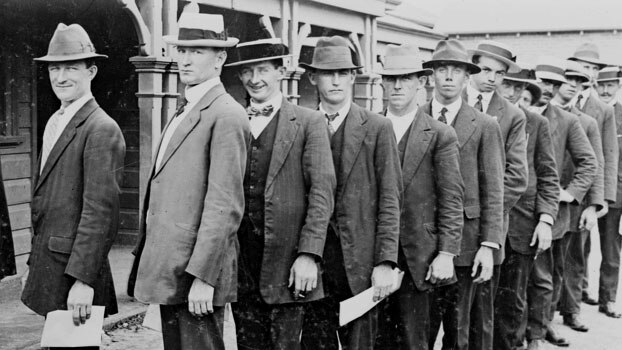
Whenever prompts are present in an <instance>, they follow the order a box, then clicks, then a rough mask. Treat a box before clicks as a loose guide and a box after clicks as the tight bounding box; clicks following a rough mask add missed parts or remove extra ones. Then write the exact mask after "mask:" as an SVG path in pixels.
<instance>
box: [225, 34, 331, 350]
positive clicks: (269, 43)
mask: <svg viewBox="0 0 622 350" xmlns="http://www.w3.org/2000/svg"><path fill="white" fill-rule="evenodd" d="M288 55H289V54H288V49H287V47H286V46H285V45H283V43H282V41H281V39H278V38H272V39H260V40H256V41H251V42H247V43H242V44H239V45H238V46H237V48H236V49H235V51H234V52H233V55H232V56H233V61H232V63H229V64H227V65H226V66H230V67H235V68H236V69H237V70H238V72H237V73H238V77H239V79H240V81H241V82H242V85H243V86H244V88H245V89H246V91H247V92H248V94H249V96H250V106H249V107H248V108H247V112H248V114H249V116H250V126H251V133H252V137H251V143H250V147H249V150H248V159H247V163H246V164H247V165H246V174H245V177H244V198H245V209H244V217H243V219H242V225H241V226H240V228H239V229H238V239H239V241H240V259H239V273H238V281H239V285H238V302H237V303H235V304H233V305H232V306H233V316H234V318H235V325H236V331H237V342H238V347H239V348H241V349H292V350H294V349H299V348H300V333H301V331H302V322H303V304H302V303H299V302H310V301H314V300H318V299H321V298H322V297H323V296H324V295H323V294H324V292H323V288H322V283H321V278H320V272H319V268H318V265H319V262H320V261H321V259H322V254H323V252H324V241H325V239H326V230H327V228H328V222H329V220H330V217H331V215H332V213H333V206H334V195H335V194H334V191H335V186H336V179H335V171H334V168H333V162H332V154H331V150H330V143H329V141H328V133H327V132H326V122H325V119H324V116H323V115H322V114H320V113H319V112H317V111H312V110H310V109H306V108H302V107H298V106H296V105H294V104H292V103H290V102H288V101H287V99H286V98H285V97H283V94H282V93H281V91H280V86H281V80H282V79H283V77H284V73H285V67H284V66H283V59H284V58H285V57H287V56H288Z"/></svg>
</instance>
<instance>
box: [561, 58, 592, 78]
mask: <svg viewBox="0 0 622 350" xmlns="http://www.w3.org/2000/svg"><path fill="white" fill-rule="evenodd" d="M565 75H566V77H578V78H581V79H582V80H583V81H582V83H586V82H588V81H590V74H589V73H588V72H586V71H585V68H583V66H582V65H581V64H580V63H579V62H576V61H572V60H567V61H566V73H565Z"/></svg>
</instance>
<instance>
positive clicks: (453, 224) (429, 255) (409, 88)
mask: <svg viewBox="0 0 622 350" xmlns="http://www.w3.org/2000/svg"><path fill="white" fill-rule="evenodd" d="M418 51H419V49H418V48H417V47H416V46H411V45H409V44H404V45H402V46H395V45H389V46H388V48H387V52H386V54H385V59H384V66H383V70H382V72H381V75H382V84H383V86H384V88H385V89H386V92H387V96H388V108H387V111H386V117H387V118H388V119H389V120H390V121H391V123H392V124H393V131H394V132H395V137H396V139H397V141H398V150H399V155H400V161H401V163H402V179H403V182H404V192H403V193H402V196H403V205H402V216H401V218H400V247H399V253H398V264H399V268H400V269H401V270H403V271H405V272H404V277H403V280H402V285H401V287H400V289H399V291H397V293H396V294H395V295H392V296H390V297H389V306H388V309H387V311H388V314H387V315H386V318H387V319H388V320H389V322H388V323H389V325H388V327H387V328H388V329H395V330H396V333H397V334H395V335H393V334H383V336H384V337H386V338H387V341H386V342H385V343H386V344H383V346H385V347H386V348H392V349H397V348H404V349H428V337H429V333H430V319H429V317H430V300H429V299H430V291H431V289H432V288H434V287H437V286H442V285H447V284H450V283H455V281H456V279H455V273H454V263H453V260H454V257H456V256H457V255H458V254H460V237H461V233H462V223H463V219H462V212H463V207H462V200H463V195H464V183H463V181H462V177H461V176H460V171H459V155H458V139H457V136H456V133H455V131H454V130H453V128H452V127H450V126H449V125H446V124H444V123H441V122H439V121H437V120H435V119H434V118H432V117H431V116H430V115H429V114H427V113H426V112H425V111H423V110H421V109H419V108H418V106H417V100H416V95H417V92H418V91H419V89H420V88H421V87H422V86H423V85H424V84H425V82H426V79H427V76H428V75H430V74H431V73H432V70H431V69H424V68H423V67H422V66H421V60H420V59H419V54H418Z"/></svg>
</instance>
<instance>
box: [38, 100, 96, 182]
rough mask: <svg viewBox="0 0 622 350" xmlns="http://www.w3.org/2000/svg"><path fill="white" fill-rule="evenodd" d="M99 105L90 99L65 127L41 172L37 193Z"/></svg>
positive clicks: (39, 162)
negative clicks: (82, 125) (79, 128)
mask: <svg viewBox="0 0 622 350" xmlns="http://www.w3.org/2000/svg"><path fill="white" fill-rule="evenodd" d="M97 108H99V105H98V104H97V102H95V99H93V98H92V99H90V100H89V101H88V102H87V103H86V104H85V105H84V106H82V108H80V109H79V110H78V112H77V113H76V115H74V116H73V118H71V120H70V121H69V124H67V126H66V127H65V130H63V132H62V133H61V134H60V136H59V138H58V140H57V141H56V143H55V144H54V147H52V150H51V151H50V154H49V155H48V159H47V161H46V162H45V164H44V165H43V170H42V171H41V175H40V176H39V177H38V179H37V185H36V187H35V191H37V189H39V187H41V184H42V183H43V182H44V181H45V179H46V178H47V176H48V175H49V174H50V171H52V169H53V168H54V165H56V162H57V161H58V159H59V158H60V156H61V155H62V154H63V152H64V151H65V149H66V148H67V146H68V145H69V143H71V140H73V138H74V137H75V136H76V128H78V127H79V126H80V125H81V124H82V123H83V122H84V121H85V120H86V119H87V118H88V117H89V116H90V115H91V113H93V112H94V111H95V110H96V109H97ZM40 164H41V156H40V155H39V161H38V162H37V165H38V167H37V169H35V171H36V172H37V173H38V172H39V169H40V168H41V165H40Z"/></svg>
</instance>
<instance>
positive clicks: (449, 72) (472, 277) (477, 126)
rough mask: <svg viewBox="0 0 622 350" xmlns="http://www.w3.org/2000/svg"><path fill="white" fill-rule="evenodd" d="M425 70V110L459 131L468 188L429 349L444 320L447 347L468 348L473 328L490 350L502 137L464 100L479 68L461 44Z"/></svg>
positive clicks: (444, 45) (437, 54)
mask: <svg viewBox="0 0 622 350" xmlns="http://www.w3.org/2000/svg"><path fill="white" fill-rule="evenodd" d="M423 67H424V68H430V69H433V70H434V73H433V74H432V77H433V78H434V98H433V99H432V101H431V102H429V103H428V104H426V105H424V106H422V107H421V110H422V111H423V112H425V113H427V114H428V115H431V116H432V117H433V118H434V119H436V120H438V121H440V122H442V123H445V124H448V125H451V126H453V128H454V130H455V131H456V134H457V136H458V143H459V148H460V173H461V175H462V180H463V182H464V188H465V192H464V201H463V207H464V209H463V212H464V216H463V220H464V225H463V229H462V241H461V248H460V254H459V256H457V257H456V258H455V259H454V265H455V270H456V277H457V283H455V284H452V285H449V286H443V287H439V288H437V289H435V290H434V292H433V294H432V305H431V306H430V315H431V316H430V318H431V326H430V330H431V334H430V339H429V341H430V342H429V347H430V348H433V347H434V341H435V338H436V335H437V333H438V330H439V327H440V324H441V321H442V322H443V330H444V332H445V336H444V338H443V347H445V348H449V349H468V348H469V327H470V326H473V327H476V328H477V329H481V330H482V332H481V334H479V337H478V339H477V340H476V341H477V343H478V344H480V347H479V349H490V350H492V323H493V320H492V317H493V314H492V312H493V308H492V303H493V300H494V295H493V286H492V282H491V277H492V275H493V268H494V258H493V255H494V252H493V250H495V249H498V248H499V247H500V246H501V245H502V244H503V243H504V242H503V241H502V239H503V237H504V234H503V168H504V166H503V164H504V154H505V153H504V150H503V138H502V136H501V130H500V128H499V123H497V122H496V121H495V120H494V119H493V118H491V117H489V116H487V115H485V114H483V113H481V112H479V111H477V110H476V109H475V108H473V107H471V106H469V105H468V104H467V103H466V101H463V99H462V89H463V87H464V84H465V83H466V82H467V79H468V78H469V76H470V75H471V74H477V73H479V72H480V68H479V67H478V66H477V65H475V64H473V63H471V62H470V61H469V59H468V54H467V51H466V50H465V48H464V46H463V45H462V43H461V42H459V41H457V40H454V39H450V40H443V41H441V42H439V43H438V45H437V46H436V50H435V51H434V53H433V55H432V59H431V60H430V61H427V62H425V63H424V64H423ZM486 302H487V303H489V305H488V307H481V308H478V310H477V311H473V310H474V309H475V308H473V305H475V304H477V305H484V304H485V303H486ZM472 311H473V312H472ZM474 314H475V315H477V317H475V318H473V317H472V315H474Z"/></svg>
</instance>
